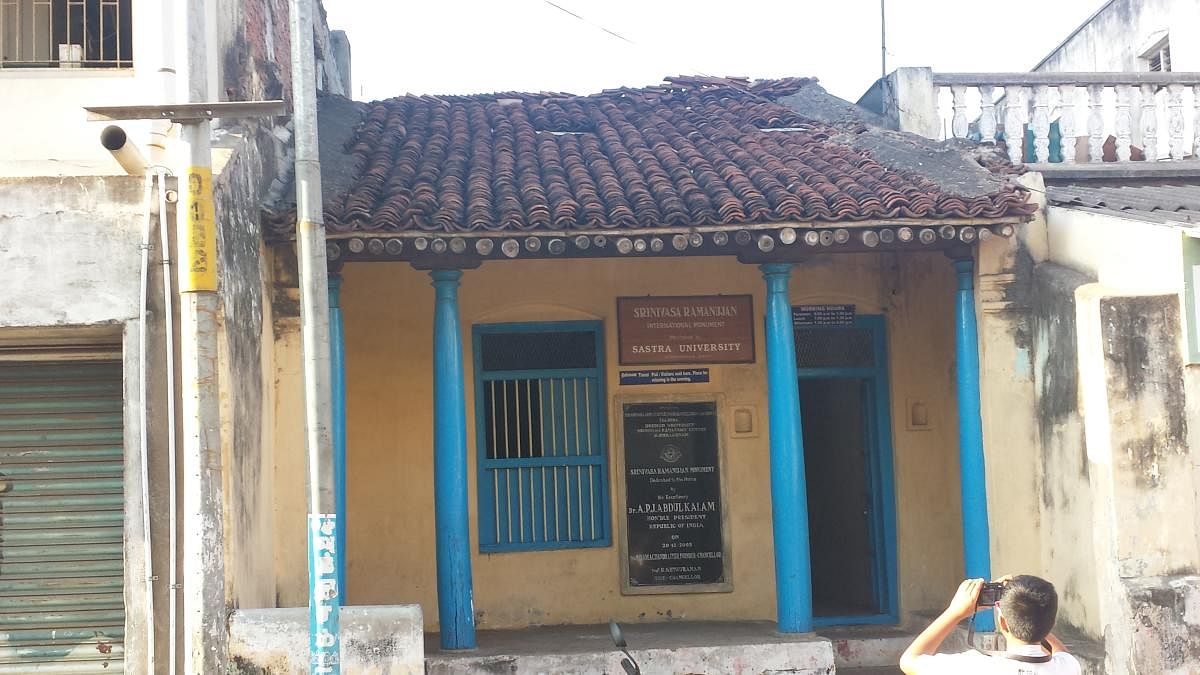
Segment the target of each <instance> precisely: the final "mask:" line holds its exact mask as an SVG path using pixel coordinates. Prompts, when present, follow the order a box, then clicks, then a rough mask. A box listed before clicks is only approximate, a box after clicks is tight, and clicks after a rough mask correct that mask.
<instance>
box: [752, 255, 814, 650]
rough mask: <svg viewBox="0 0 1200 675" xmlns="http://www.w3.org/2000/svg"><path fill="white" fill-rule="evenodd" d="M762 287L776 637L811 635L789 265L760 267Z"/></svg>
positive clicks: (805, 496)
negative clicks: (765, 305)
mask: <svg viewBox="0 0 1200 675" xmlns="http://www.w3.org/2000/svg"><path fill="white" fill-rule="evenodd" d="M760 269H761V270H762V275H763V279H764V280H766V282H767V308H766V316H765V317H764V321H765V323H766V330H765V333H766V336H767V405H768V409H769V423H768V426H769V427H770V447H771V523H772V534H773V537H774V539H775V597H776V603H777V615H778V621H779V632H781V633H807V632H810V631H811V630H812V562H811V558H810V556H811V554H810V552H809V542H808V488H807V485H806V484H805V476H804V436H803V433H802V430H801V426H800V390H799V384H798V378H797V374H796V338H795V335H794V334H793V329H792V303H791V300H790V299H789V297H788V278H789V277H790V276H791V274H792V266H791V265H790V264H788V263H769V264H766V265H761V266H760Z"/></svg>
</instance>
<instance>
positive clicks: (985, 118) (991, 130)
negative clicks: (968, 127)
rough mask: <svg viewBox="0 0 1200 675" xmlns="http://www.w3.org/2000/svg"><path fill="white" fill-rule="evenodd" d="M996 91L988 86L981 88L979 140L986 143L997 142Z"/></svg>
mask: <svg viewBox="0 0 1200 675" xmlns="http://www.w3.org/2000/svg"><path fill="white" fill-rule="evenodd" d="M995 89H996V88H995V87H993V86H991V85H987V84H985V85H982V86H980V87H979V140H980V141H982V142H984V143H995V142H996V102H995V100H994V99H993V95H994V91H995Z"/></svg>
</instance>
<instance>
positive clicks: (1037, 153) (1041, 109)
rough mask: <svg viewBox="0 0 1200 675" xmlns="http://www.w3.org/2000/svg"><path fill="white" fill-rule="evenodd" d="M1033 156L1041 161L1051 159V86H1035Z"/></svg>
mask: <svg viewBox="0 0 1200 675" xmlns="http://www.w3.org/2000/svg"><path fill="white" fill-rule="evenodd" d="M1031 126H1032V127H1033V156H1034V157H1035V158H1036V159H1037V161H1039V162H1049V161H1050V87H1047V86H1045V85H1038V86H1036V87H1034V88H1033V124H1032V125H1031Z"/></svg>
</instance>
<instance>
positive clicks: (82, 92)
mask: <svg viewBox="0 0 1200 675" xmlns="http://www.w3.org/2000/svg"><path fill="white" fill-rule="evenodd" d="M187 4H188V3H174V2H152V1H148V0H111V1H109V0H105V1H104V2H100V1H99V0H96V1H93V0H87V1H86V2H74V1H72V2H67V1H66V0H50V1H46V2H42V1H37V2H34V1H31V0H16V1H15V2H4V3H2V4H0V124H2V125H3V126H4V127H5V128H6V129H9V130H10V133H9V134H8V135H7V136H8V137H7V138H6V140H5V141H4V143H3V146H2V148H0V288H3V289H4V291H3V293H2V294H0V474H3V478H2V479H0V480H3V484H2V485H0V511H2V513H3V518H2V519H0V672H11V673H27V672H74V673H84V672H89V673H90V672H95V673H101V672H103V673H112V672H122V671H124V672H129V673H144V672H148V671H149V670H150V664H151V663H155V664H157V666H156V668H155V669H156V670H157V671H160V672H167V669H168V661H169V658H170V656H171V655H176V657H177V658H179V659H180V660H181V662H182V658H183V655H184V653H185V651H186V650H187V649H188V648H187V647H186V646H185V643H184V641H185V635H184V633H185V623H186V624H190V622H191V619H187V620H186V621H185V618H184V615H185V613H188V614H189V615H191V616H194V615H197V614H203V616H204V620H206V621H209V622H214V621H215V622H219V624H220V625H221V626H222V628H223V625H224V618H225V615H226V613H227V611H228V607H229V606H242V607H247V606H264V605H273V604H274V601H275V597H274V590H275V589H274V583H273V581H272V579H273V574H274V569H273V558H272V557H271V556H270V555H267V556H265V557H264V556H258V555H254V554H253V553H250V552H248V551H249V550H250V549H251V548H252V547H253V546H255V545H256V542H257V541H258V540H260V539H264V538H267V539H269V537H270V534H269V532H270V528H271V524H270V521H271V518H270V507H269V504H270V499H269V492H267V490H268V489H269V483H268V482H267V481H266V480H265V478H264V477H265V476H268V475H269V474H270V470H271V464H270V462H271V458H270V455H268V454H265V453H264V451H263V439H262V435H261V429H262V421H261V420H262V417H263V410H265V409H269V408H270V406H271V402H272V401H273V396H274V395H273V389H272V388H271V386H270V384H271V379H270V377H271V370H270V361H269V353H267V354H265V355H264V354H263V353H262V352H261V350H260V345H261V344H262V341H263V337H262V335H263V334H264V333H263V331H264V330H265V331H268V333H267V334H269V329H270V325H271V313H270V302H269V287H268V286H267V285H266V283H265V281H264V276H263V273H262V269H263V268H262V266H261V264H260V241H261V235H260V232H259V223H258V211H259V208H260V203H261V200H262V198H263V195H264V194H265V192H266V191H267V188H268V186H269V185H270V183H271V181H272V180H273V179H274V178H275V176H276V172H277V165H284V166H286V165H287V163H288V161H289V160H288V158H287V157H286V155H283V154H279V153H277V151H276V148H277V146H280V147H281V146H282V144H281V143H280V142H279V141H278V140H277V139H276V138H275V135H273V134H272V133H271V132H272V130H273V129H274V124H275V121H274V120H271V119H264V120H241V121H240V123H239V121H237V120H231V121H228V122H226V123H224V124H219V125H218V128H217V129H216V130H215V131H214V132H213V147H214V149H213V164H214V173H215V175H216V180H215V200H216V214H217V222H218V224H219V239H220V242H219V243H220V249H219V250H220V261H219V262H220V266H221V272H220V279H221V291H220V303H219V308H220V309H219V320H220V322H221V328H220V329H219V333H220V345H221V349H222V357H223V358H222V373H221V384H220V391H221V399H222V401H223V403H224V404H225V408H226V415H225V420H226V422H227V423H226V424H225V425H224V427H223V429H222V433H221V436H222V438H221V447H223V448H224V452H225V457H224V461H223V465H224V466H225V467H226V468H227V469H228V471H227V472H226V476H225V478H226V480H227V481H228V482H227V483H226V494H227V495H228V496H229V503H228V505H227V507H226V508H225V509H224V514H225V516H226V517H227V518H228V532H227V533H226V536H225V541H226V543H227V550H226V551H225V553H226V554H227V560H228V562H227V564H226V565H225V566H223V567H222V568H220V569H213V570H211V574H212V577H213V578H215V579H216V580H217V582H216V584H217V586H218V587H220V586H223V587H224V594H225V595H227V598H226V599H225V600H224V601H218V602H217V603H214V605H211V606H205V607H199V606H196V603H194V602H193V600H192V599H191V598H194V596H189V595H188V594H189V592H190V590H191V589H192V588H193V587H195V585H196V583H195V580H194V579H183V578H178V579H177V578H176V575H175V574H174V573H172V572H171V571H170V566H171V562H172V561H174V560H176V558H177V557H178V558H180V559H182V556H183V550H184V547H185V546H186V547H191V548H192V550H195V548H196V546H197V544H196V542H197V540H196V539H194V537H196V536H197V535H198V533H196V532H193V531H191V530H190V529H189V528H188V527H187V523H186V521H185V520H184V519H183V518H182V517H180V518H179V519H176V518H174V517H173V514H172V506H171V502H170V496H171V495H172V493H173V492H177V493H178V495H179V496H180V497H179V498H180V499H181V500H182V495H183V493H184V491H185V486H186V485H187V484H188V482H184V481H183V480H182V477H181V481H180V482H179V483H178V488H177V490H172V489H171V485H172V484H173V483H175V480H174V479H173V477H172V476H171V475H170V472H169V470H168V467H169V466H173V464H172V463H171V460H170V457H169V444H168V435H169V433H170V432H169V430H170V429H174V428H175V426H174V425H171V424H169V423H168V415H167V411H168V409H169V405H168V398H169V396H168V395H167V393H166V392H167V390H166V382H167V381H168V380H167V378H166V374H167V371H168V365H167V364H169V363H171V361H172V359H171V358H170V357H169V356H168V354H167V353H166V352H165V349H166V344H167V343H166V342H165V337H166V335H167V332H166V331H165V330H164V328H170V329H171V331H172V333H173V332H174V331H176V330H177V329H176V328H174V326H173V324H174V322H164V321H163V317H164V313H165V312H166V307H167V305H165V304H164V299H165V297H166V296H164V292H163V285H162V273H161V271H162V270H163V264H162V256H163V249H164V246H162V242H161V241H160V240H159V231H160V230H159V225H160V223H162V222H164V221H165V223H166V225H167V230H168V231H169V232H170V233H172V234H170V235H168V236H169V237H171V236H173V233H174V231H175V214H174V211H175V208H174V203H173V202H174V201H175V199H176V198H177V197H178V190H179V188H178V187H177V186H176V182H175V179H174V177H173V176H166V177H163V176H158V177H156V176H155V174H156V170H157V169H158V168H162V169H163V170H164V171H165V172H166V173H168V174H174V175H182V174H183V170H182V167H183V166H186V165H184V164H183V163H182V162H181V161H180V159H179V158H177V157H175V156H174V155H175V152H174V149H173V148H174V145H175V143H176V141H175V136H176V135H177V129H170V128H169V126H157V127H154V129H155V130H157V131H163V132H167V133H169V136H168V137H167V138H166V139H165V143H166V147H165V149H164V150H163V151H161V152H160V151H159V150H157V149H153V148H151V147H150V145H151V141H152V134H151V132H152V125H151V124H150V123H149V122H132V123H121V126H122V127H123V129H124V131H125V132H126V135H127V138H128V141H129V143H128V145H130V146H138V147H141V148H142V150H141V155H142V157H143V159H144V160H146V161H147V162H148V163H149V164H151V167H150V168H149V169H147V170H146V173H145V175H126V172H125V171H124V170H123V169H122V167H121V166H120V165H119V164H118V163H117V161H115V160H114V158H113V156H112V155H110V154H109V152H108V151H106V150H105V149H104V148H103V147H102V146H101V143H100V134H101V130H102V129H104V127H105V126H106V123H102V122H87V121H85V120H86V113H85V112H84V110H83V107H84V106H114V105H147V104H167V103H172V102H175V101H178V100H187V99H186V93H183V94H179V95H177V93H176V88H177V85H179V86H180V87H182V85H183V81H184V80H185V79H186V78H185V75H186V74H187V73H188V72H191V73H192V74H193V76H194V77H197V78H200V79H202V80H203V81H205V82H206V83H207V88H208V90H209V91H210V92H211V98H212V99H214V100H222V101H247V100H266V99H279V98H288V97H289V91H290V84H289V79H290V74H289V57H288V50H289V46H288V45H289V41H288V19H287V5H288V3H287V2H286V1H284V0H221V1H218V2H212V3H203V4H201V3H191V4H192V5H195V8H199V9H201V10H202V11H205V10H207V11H210V16H209V21H208V24H207V27H208V30H207V31H205V32H204V33H203V36H204V37H203V39H202V40H198V41H197V40H188V39H187V38H186V37H185V36H186V35H187V34H188V31H187V28H188V20H187V16H186V12H187V8H186V7H185V5H187ZM173 12H177V14H173ZM317 34H318V39H317V45H318V49H319V50H320V55H319V56H318V58H319V59H321V60H322V61H323V62H324V64H325V67H324V68H323V69H322V72H323V79H322V83H321V86H322V87H323V88H326V89H328V90H330V91H337V92H341V91H344V87H343V78H344V76H345V75H346V74H347V73H348V71H347V68H348V65H349V64H348V62H346V63H341V62H338V61H336V60H335V58H334V53H335V52H336V51H338V50H337V49H336V47H337V46H338V43H339V40H340V41H341V43H342V44H343V45H344V36H343V37H342V38H339V37H337V36H331V35H330V33H329V31H328V30H327V28H326V27H325V26H324V24H323V22H321V23H320V25H319V26H318V30H317ZM341 51H342V53H346V49H342V50H341ZM342 61H345V59H343V60H342ZM198 63H204V64H206V67H205V68H203V69H195V70H192V71H189V70H187V68H188V65H189V64H192V65H195V64H198ZM164 68H170V69H173V70H172V72H177V73H180V75H178V76H177V77H175V78H172V77H171V76H170V74H169V73H164V71H163V69H164ZM275 131H276V132H277V134H279V135H283V132H284V131H285V129H284V128H283V127H279V128H278V129H275ZM156 138H157V142H159V143H161V142H162V141H163V140H164V139H163V138H162V137H161V136H159V137H156ZM164 207H165V208H164ZM146 233H148V235H149V236H148V238H147V234H146ZM147 243H148V244H149V245H150V246H149V248H147V246H146V244H147ZM166 248H168V249H170V250H171V256H172V257H175V252H174V250H173V246H168V247H166ZM176 262H177V261H176ZM174 304H175V306H176V307H178V306H179V303H178V301H177V300H176V302H175V303H174ZM164 324H165V325H164ZM186 337H187V336H181V335H177V336H175V340H174V343H175V344H176V345H178V344H180V341H181V339H185V338H186ZM174 381H175V382H179V381H180V379H179V378H178V377H176V378H175V380H174ZM143 412H144V413H145V415H144V416H143ZM147 458H148V460H149V462H148V464H147V462H146V459H147ZM210 461H211V460H210ZM221 464H222V462H220V461H212V466H213V467H214V468H219V466H220V465H221ZM182 465H183V463H182V462H179V466H182ZM189 482H190V479H189ZM218 485H219V482H218ZM214 515H215V516H216V517H218V518H219V517H220V516H221V514H220V513H216V514H214ZM175 522H178V528H177V530H178V531H177V537H176V543H175V546H174V548H175V550H174V551H172V544H171V538H172V523H175ZM218 522H219V521H218ZM147 526H148V527H149V532H148V531H147V529H146V528H147ZM151 535H152V536H151ZM172 583H175V584H177V587H175V588H170V584H172ZM172 595H173V596H174V597H175V599H176V602H175V603H174V605H173V603H172V602H171V600H170V598H171V596H172ZM172 626H175V627H178V629H179V633H178V635H177V636H173V635H171V634H170V627H172ZM150 627H153V630H151V629H150ZM186 641H187V643H189V644H197V642H198V641H197V640H196V639H195V636H193V635H188V636H187V638H186ZM218 647H219V645H205V646H204V647H203V648H204V649H208V650H217V649H218ZM172 672H174V671H172Z"/></svg>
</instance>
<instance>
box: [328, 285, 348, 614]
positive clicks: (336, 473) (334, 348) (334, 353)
mask: <svg viewBox="0 0 1200 675" xmlns="http://www.w3.org/2000/svg"><path fill="white" fill-rule="evenodd" d="M341 295H342V277H341V275H338V274H334V275H332V276H330V277H329V360H330V361H331V362H332V363H333V380H332V391H331V397H332V399H333V486H334V495H335V497H334V500H335V503H336V505H337V514H338V518H340V519H341V520H340V522H338V528H337V583H338V589H339V594H340V595H341V597H342V598H343V601H344V599H345V596H346V341H345V334H344V329H343V327H342V303H341Z"/></svg>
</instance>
